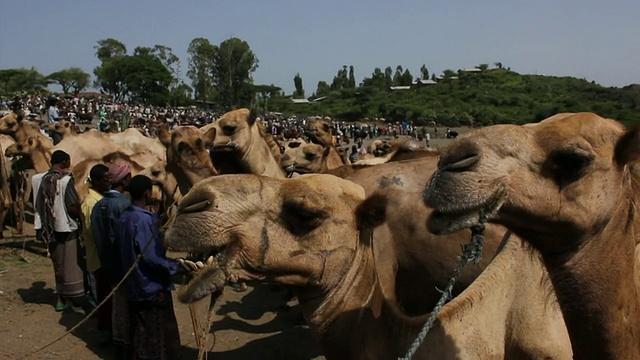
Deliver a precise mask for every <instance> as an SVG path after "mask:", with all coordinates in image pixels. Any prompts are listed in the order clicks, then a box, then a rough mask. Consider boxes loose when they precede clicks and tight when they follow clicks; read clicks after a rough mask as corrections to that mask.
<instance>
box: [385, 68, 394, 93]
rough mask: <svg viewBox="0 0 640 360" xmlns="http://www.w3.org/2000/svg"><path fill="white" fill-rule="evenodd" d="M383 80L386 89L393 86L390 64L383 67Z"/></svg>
mask: <svg viewBox="0 0 640 360" xmlns="http://www.w3.org/2000/svg"><path fill="white" fill-rule="evenodd" d="M384 81H385V84H386V88H387V89H389V88H390V87H391V86H393V70H392V69H391V66H387V67H386V68H385V69H384Z"/></svg>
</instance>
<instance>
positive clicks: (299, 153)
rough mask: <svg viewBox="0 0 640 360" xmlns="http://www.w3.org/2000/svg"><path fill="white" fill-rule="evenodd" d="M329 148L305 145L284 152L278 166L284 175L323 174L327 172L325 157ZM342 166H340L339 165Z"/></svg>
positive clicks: (312, 144)
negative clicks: (295, 173)
mask: <svg viewBox="0 0 640 360" xmlns="http://www.w3.org/2000/svg"><path fill="white" fill-rule="evenodd" d="M330 150H331V148H330V147H324V146H322V145H319V144H314V143H307V144H300V145H299V146H297V147H294V148H291V147H289V148H288V149H286V150H285V152H284V154H283V155H282V157H281V158H280V166H281V167H282V169H283V170H284V171H285V172H286V173H291V172H297V173H300V174H309V173H324V172H327V170H329V168H328V164H327V157H328V156H329V152H330ZM340 166H342V164H340Z"/></svg>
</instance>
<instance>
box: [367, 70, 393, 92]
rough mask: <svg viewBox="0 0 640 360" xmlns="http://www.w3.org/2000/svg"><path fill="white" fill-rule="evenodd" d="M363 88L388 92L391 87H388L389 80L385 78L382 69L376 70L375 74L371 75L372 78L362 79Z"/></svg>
mask: <svg viewBox="0 0 640 360" xmlns="http://www.w3.org/2000/svg"><path fill="white" fill-rule="evenodd" d="M361 86H362V87H373V88H377V89H379V90H388V89H389V86H388V85H387V80H386V78H385V74H384V73H383V72H382V70H380V68H378V67H377V68H375V69H374V70H373V74H371V77H370V78H364V79H362V84H361Z"/></svg>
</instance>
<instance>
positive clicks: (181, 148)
mask: <svg viewBox="0 0 640 360" xmlns="http://www.w3.org/2000/svg"><path fill="white" fill-rule="evenodd" d="M185 151H191V146H189V144H187V143H186V142H184V141H181V142H180V144H178V152H179V153H183V152H185Z"/></svg>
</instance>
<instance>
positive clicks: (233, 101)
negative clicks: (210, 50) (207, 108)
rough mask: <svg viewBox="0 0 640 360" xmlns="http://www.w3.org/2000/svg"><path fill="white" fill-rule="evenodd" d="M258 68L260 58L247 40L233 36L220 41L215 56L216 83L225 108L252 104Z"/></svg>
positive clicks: (219, 100) (220, 100)
mask: <svg viewBox="0 0 640 360" xmlns="http://www.w3.org/2000/svg"><path fill="white" fill-rule="evenodd" d="M257 68H258V58H257V57H256V55H255V54H254V53H253V51H251V48H250V47H249V44H248V43H247V42H246V41H244V40H241V39H238V38H231V39H228V40H225V41H223V42H222V43H220V46H219V48H218V52H217V54H216V57H215V73H214V74H215V76H214V81H215V82H214V83H215V85H216V86H217V88H218V102H219V103H220V105H221V107H222V108H223V109H234V108H238V107H242V106H249V105H250V103H251V101H252V99H253V96H254V94H253V77H252V74H253V72H254V71H256V69H257Z"/></svg>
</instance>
